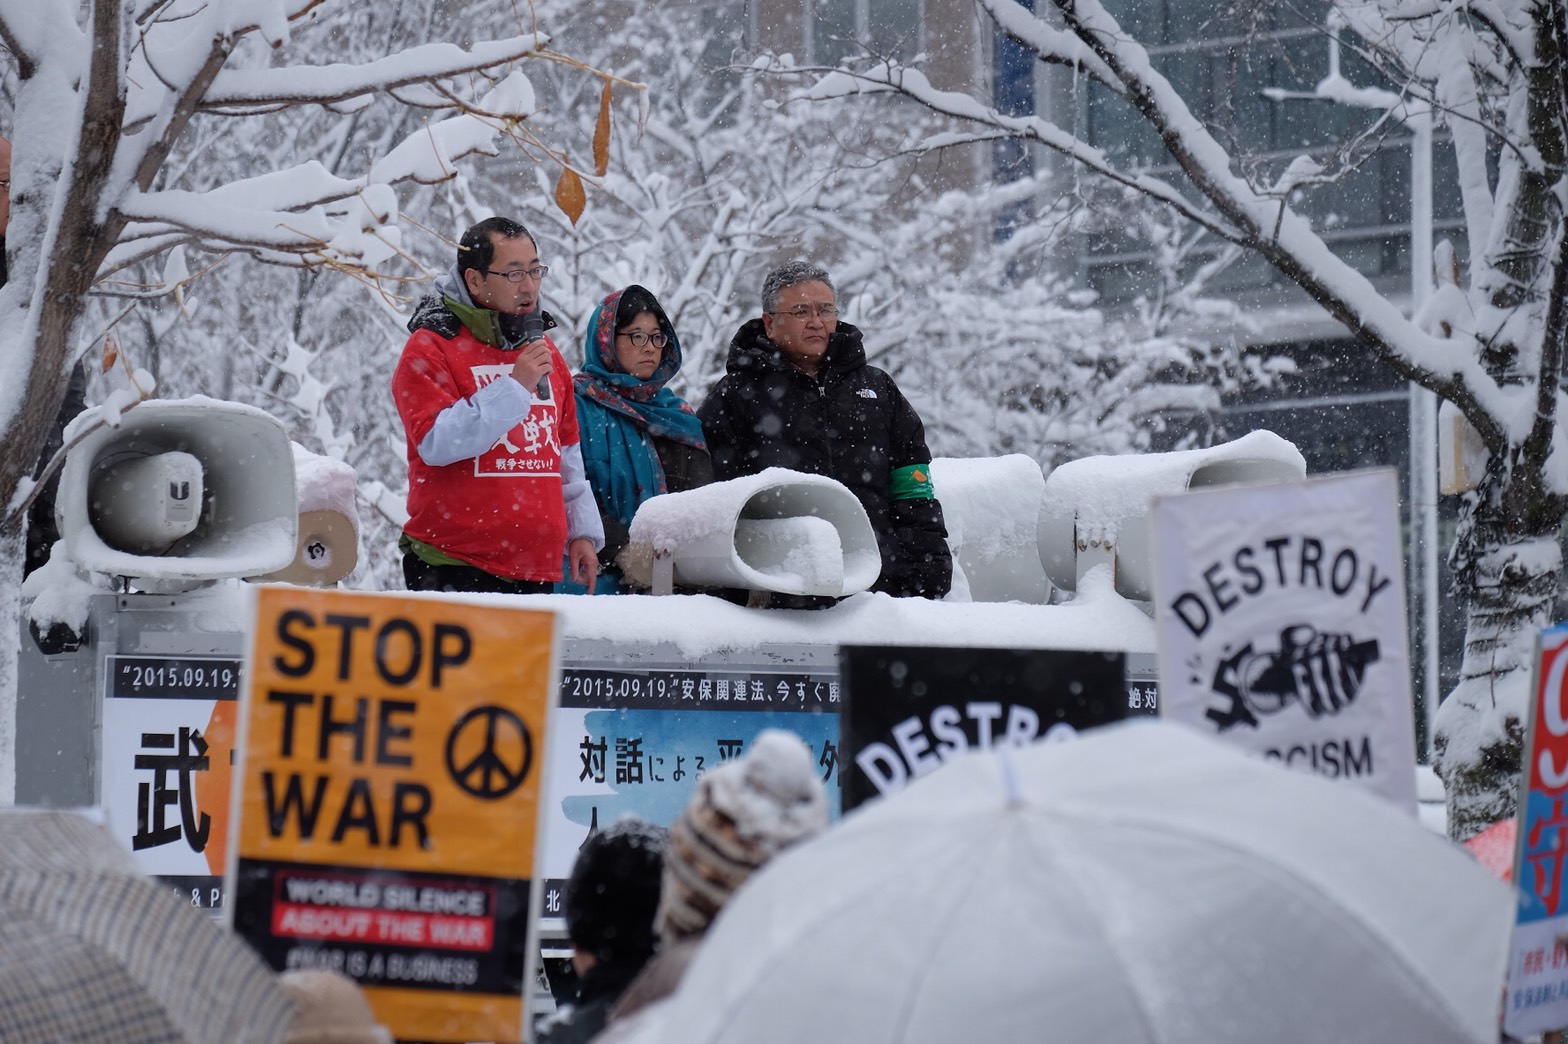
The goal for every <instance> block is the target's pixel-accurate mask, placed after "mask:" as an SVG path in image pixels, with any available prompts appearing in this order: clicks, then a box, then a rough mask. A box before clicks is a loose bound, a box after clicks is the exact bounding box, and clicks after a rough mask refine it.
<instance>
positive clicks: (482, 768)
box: [446, 704, 534, 801]
mask: <svg viewBox="0 0 1568 1044" xmlns="http://www.w3.org/2000/svg"><path fill="white" fill-rule="evenodd" d="M480 729H483V730H484V735H483V741H482V744H481V746H480V750H479V753H477V754H475V755H474V756H473V757H471V758H469V759H468V760H467V761H465V762H463V764H461V765H459V764H458V763H457V746H458V740H459V739H460V738H463V737H466V736H474V735H476V734H478V732H479V730H480ZM514 736H515V737H516V738H517V739H518V740H521V741H522V748H523V763H522V764H521V765H513V764H511V763H509V762H508V761H507V759H506V757H504V756H503V754H502V751H501V748H502V747H503V746H505V747H509V746H511V744H510V743H509V742H507V741H509V740H510V739H512V738H513V737H514ZM513 758H514V760H515V755H513ZM533 760H534V741H533V737H532V736H530V735H529V733H528V726H527V725H524V724H523V719H521V718H519V717H518V716H517V715H516V714H513V713H512V712H511V711H509V710H507V709H506V708H505V707H495V706H491V705H488V704H487V705H485V706H481V707H475V708H474V709H473V710H470V711H469V712H468V713H467V714H464V715H463V716H462V717H461V718H458V719H457V724H456V725H453V726H452V731H451V732H450V733H448V734H447V737H446V770H447V772H448V773H450V774H451V776H452V782H453V783H456V784H457V785H458V786H459V787H460V788H462V789H463V790H465V791H467V792H468V793H470V794H472V795H474V797H477V798H484V799H485V800H487V801H494V800H495V799H497V798H503V797H506V795H508V794H510V793H511V792H512V791H514V790H516V789H517V788H518V787H520V786H522V785H523V780H525V779H527V778H528V769H529V767H530V766H531V765H532V764H533Z"/></svg>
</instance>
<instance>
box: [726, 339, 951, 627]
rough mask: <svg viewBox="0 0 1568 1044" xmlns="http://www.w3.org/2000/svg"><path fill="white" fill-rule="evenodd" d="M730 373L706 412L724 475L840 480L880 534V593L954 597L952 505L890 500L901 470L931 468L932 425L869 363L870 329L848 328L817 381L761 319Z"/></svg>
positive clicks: (737, 346) (735, 349)
mask: <svg viewBox="0 0 1568 1044" xmlns="http://www.w3.org/2000/svg"><path fill="white" fill-rule="evenodd" d="M726 370H727V372H726V374H725V375H724V376H723V377H722V378H720V379H719V382H718V383H717V384H715V385H714V386H713V389H712V390H711V391H710V392H709V393H708V398H707V400H706V401H705V402H703V404H702V407H701V408H700V409H698V411H697V416H698V417H700V418H702V431H703V434H704V435H705V436H706V437H707V440H708V450H709V452H710V453H711V454H712V456H713V473H714V477H715V478H717V479H719V480H720V481H723V480H725V479H732V478H735V477H736V476H738V475H754V474H756V473H757V472H759V471H762V470H764V469H766V468H773V467H778V468H790V469H791V470H794V471H804V472H808V473H810V474H814V475H826V476H828V477H829V478H833V479H837V480H838V481H839V482H842V483H843V484H844V485H845V486H848V487H849V489H850V490H851V491H852V492H853V493H854V494H855V496H856V497H858V498H859V499H860V502H861V504H863V505H865V509H866V514H867V515H868V516H869V517H870V519H871V528H872V529H873V530H875V531H876V535H877V543H878V544H879V545H880V547H881V551H882V575H881V577H879V578H878V580H877V582H876V585H875V587H874V588H873V590H876V591H885V592H887V593H888V594H892V595H899V596H906V595H923V596H924V597H927V598H941V597H942V596H943V595H945V594H947V591H948V588H949V587H950V586H952V581H953V559H952V556H951V554H950V553H949V552H948V549H947V527H946V525H945V524H944V523H943V521H942V505H941V504H940V503H939V502H938V501H937V500H935V499H933V498H925V499H905V500H893V499H891V495H890V493H891V479H892V473H893V471H894V470H895V469H898V468H904V467H908V466H910V465H912V464H928V463H930V461H931V451H930V450H928V449H927V448H926V436H925V426H924V425H923V424H921V423H920V415H919V414H917V413H916V412H915V410H914V407H913V406H911V405H909V401H908V400H907V399H905V398H904V396H903V393H901V392H900V391H899V390H898V385H897V384H895V383H894V382H893V378H892V377H890V376H888V374H887V373H886V372H885V371H883V370H880V369H878V368H877V367H875V366H870V365H868V364H867V363H866V351H865V348H864V346H863V345H862V343H861V337H860V331H859V330H858V329H856V328H855V327H853V326H851V325H849V324H848V323H839V324H838V328H837V329H836V330H835V331H834V333H833V337H832V339H831V340H830V341H829V342H828V350H827V355H826V357H825V358H824V361H823V366H822V370H821V373H820V374H819V375H818V377H816V378H813V377H811V376H808V375H807V374H805V373H803V372H802V371H800V370H798V369H796V368H795V366H793V365H792V364H791V363H790V362H789V361H788V360H787V359H786V358H785V357H784V355H783V353H782V352H781V351H780V350H779V348H778V346H777V345H775V344H774V343H773V342H772V341H770V340H768V338H767V336H766V335H765V334H764V333H763V329H762V320H761V319H753V320H751V321H750V322H748V323H746V324H745V325H744V326H742V327H741V328H740V330H739V331H737V332H736V334H735V338H734V340H732V341H731V342H730V354H729V361H728V364H727V366H726Z"/></svg>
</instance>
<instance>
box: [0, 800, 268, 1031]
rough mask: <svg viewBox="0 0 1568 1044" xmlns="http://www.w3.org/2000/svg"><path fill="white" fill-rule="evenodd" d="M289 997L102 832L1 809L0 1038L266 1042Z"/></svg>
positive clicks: (230, 939) (79, 822)
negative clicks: (144, 873) (144, 871)
mask: <svg viewBox="0 0 1568 1044" xmlns="http://www.w3.org/2000/svg"><path fill="white" fill-rule="evenodd" d="M292 1013H293V1005H292V1003H291V1002H290V1001H289V999H288V997H287V995H286V994H285V993H284V992H283V990H282V988H281V987H280V986H279V985H278V982H277V977H276V976H275V975H273V973H272V971H271V970H270V969H268V968H267V967H266V965H264V964H263V963H262V962H261V960H260V958H258V957H257V956H256V954H255V953H254V952H253V951H252V950H251V949H250V947H249V946H247V945H246V944H245V942H244V941H243V940H241V939H240V938H239V937H238V936H235V935H233V934H232V933H230V932H228V931H226V930H224V929H223V928H220V927H219V926H218V925H216V924H214V923H212V921H211V920H210V919H209V918H208V917H207V916H206V915H205V914H203V913H201V912H199V911H197V910H194V909H192V908H191V907H189V906H187V905H186V904H184V903H182V902H180V901H179V899H178V898H176V897H175V896H174V895H173V894H172V893H171V892H169V891H168V890H167V889H165V888H164V887H162V886H160V885H158V884H157V883H155V882H153V881H152V880H150V879H148V878H147V877H146V876H144V875H143V874H142V872H141V870H140V869H139V868H138V867H137V866H136V863H135V862H134V861H133V860H132V859H131V856H130V854H129V853H128V852H126V851H125V850H124V849H122V848H121V847H120V846H119V844H118V843H117V842H116V841H115V840H114V838H113V837H111V836H110V835H109V834H108V833H107V832H106V831H105V830H103V828H101V827H99V826H98V825H96V824H94V823H92V822H90V821H89V820H87V819H85V818H83V817H82V816H80V815H77V814H75V813H71V812H56V811H15V810H6V811H0V1040H7V1041H10V1040H15V1041H70V1042H88V1041H90V1042H92V1044H110V1042H114V1041H125V1042H127V1044H130V1042H135V1044H162V1042H171V1044H172V1042H176V1041H190V1042H193V1044H210V1042H214V1041H223V1042H225V1044H273V1042H276V1041H280V1040H282V1039H283V1036H284V1034H285V1033H286V1032H287V1029H288V1020H289V1019H290V1018H291V1017H292Z"/></svg>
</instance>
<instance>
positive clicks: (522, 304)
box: [392, 217, 604, 594]
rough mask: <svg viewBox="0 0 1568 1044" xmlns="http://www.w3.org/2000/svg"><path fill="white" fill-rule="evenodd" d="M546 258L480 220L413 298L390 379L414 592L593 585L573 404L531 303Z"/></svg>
mask: <svg viewBox="0 0 1568 1044" xmlns="http://www.w3.org/2000/svg"><path fill="white" fill-rule="evenodd" d="M549 271H550V269H549V266H547V265H542V264H540V263H539V248H538V244H537V243H535V242H534V238H533V236H532V235H531V234H530V233H529V231H528V230H527V229H526V228H524V227H523V226H522V225H520V224H518V223H517V222H515V221H512V220H510V219H507V218H502V217H492V218H486V219H485V220H483V221H481V222H479V223H478V224H477V225H474V226H473V227H472V228H470V229H469V230H468V231H467V232H465V233H463V238H462V240H461V242H460V243H459V244H458V248H457V263H456V264H455V265H454V266H453V268H452V270H451V271H450V272H448V273H447V274H446V275H445V276H443V277H442V278H441V279H439V280H437V282H436V290H437V291H438V293H437V295H436V296H433V297H427V298H425V299H424V300H423V301H421V302H420V304H419V307H418V308H417V309H416V310H415V312H414V317H413V318H412V319H410V320H409V323H408V328H409V331H410V334H411V335H410V337H409V339H408V343H407V344H406V345H405V346H404V347H403V355H402V357H401V358H400V359H399V360H398V364H397V370H396V371H395V372H394V374H393V376H392V396H393V399H394V400H395V402H396V405H397V411H398V415H399V416H400V417H401V418H402V421H403V428H404V431H405V432H406V433H407V436H408V514H409V519H408V524H407V525H406V526H404V528H403V536H402V538H401V539H400V540H399V542H398V547H399V549H400V550H401V551H402V552H403V578H404V581H405V582H406V583H407V585H408V588H409V590H411V591H495V592H502V593H511V594H525V593H544V592H548V591H551V590H553V589H554V585H555V582H556V581H557V580H560V579H561V575H562V566H561V563H562V556H563V552H564V555H565V559H566V561H567V563H568V568H569V571H570V574H571V579H573V580H576V581H578V582H579V583H582V584H584V585H585V586H588V587H592V586H593V582H594V576H595V574H596V573H597V572H598V568H599V564H598V558H597V551H598V548H599V547H600V546H601V545H602V544H603V543H604V533H603V531H602V529H601V527H600V523H599V513H598V511H597V510H595V508H594V502H593V492H592V491H591V490H590V489H589V487H588V479H587V477H586V476H585V475H584V474H583V463H582V453H581V451H580V449H579V447H578V438H577V404H576V397H575V396H574V395H573V394H572V385H571V381H570V380H569V378H568V374H567V368H566V363H565V361H564V360H563V359H562V358H561V355H560V352H558V351H557V350H556V348H555V345H554V344H552V343H551V341H550V339H549V337H547V336H546V335H545V331H546V330H548V329H549V328H550V327H552V326H554V325H555V322H554V320H553V319H551V318H550V316H548V315H547V314H545V313H544V312H543V311H542V310H541V309H540V305H539V288H540V284H541V283H542V282H543V280H544V277H545V275H546V274H547V273H548V272H549Z"/></svg>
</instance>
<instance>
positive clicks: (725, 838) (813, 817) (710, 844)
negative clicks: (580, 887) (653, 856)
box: [659, 729, 828, 942]
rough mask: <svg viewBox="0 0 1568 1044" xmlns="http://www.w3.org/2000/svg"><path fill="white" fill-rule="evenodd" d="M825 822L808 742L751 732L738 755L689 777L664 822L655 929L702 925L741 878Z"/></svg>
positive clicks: (667, 932) (695, 931) (681, 933)
mask: <svg viewBox="0 0 1568 1044" xmlns="http://www.w3.org/2000/svg"><path fill="white" fill-rule="evenodd" d="M827 821H828V799H827V791H826V790H825V789H824V788H823V786H822V780H821V779H820V778H818V775H817V768H816V764H815V762H814V761H813V760H812V756H811V750H810V748H808V747H807V746H806V744H805V743H804V742H802V741H801V739H800V738H799V737H798V736H796V735H794V734H793V733H789V732H784V731H781V730H779V729H766V730H764V731H763V732H761V733H760V734H758V736H757V738H756V739H755V740H754V741H753V742H752V745H751V748H750V749H749V750H748V751H747V752H746V753H745V754H744V755H743V756H741V757H739V758H736V759H735V760H733V761H730V762H727V763H725V764H723V765H720V766H719V767H718V768H716V769H713V770H712V771H710V772H708V773H706V774H704V775H703V777H702V778H701V779H700V780H698V781H697V789H696V791H695V792H693V794H692V796H691V800H690V801H688V802H687V803H686V808H685V810H684V811H682V812H681V815H680V818H679V819H677V820H676V821H675V824H674V825H673V826H672V827H670V843H669V847H668V848H667V849H666V850H665V853H664V891H663V897H662V899H661V900H660V904H659V934H660V936H661V937H662V938H663V939H664V940H665V941H667V942H669V941H678V940H683V939H689V938H693V937H695V936H699V935H701V934H702V933H704V932H705V931H707V929H708V925H709V924H710V923H712V921H713V918H714V917H715V916H717V915H718V912H719V910H720V909H722V908H723V906H724V904H725V903H726V902H727V901H728V900H729V897H730V896H731V895H732V894H734V892H735V890H736V889H737V888H739V887H740V886H741V885H742V884H744V883H745V881H746V879H747V878H748V877H750V876H751V875H752V874H753V873H755V872H756V871H757V869H758V868H760V867H761V866H762V865H763V864H764V863H766V862H767V861H768V860H770V859H772V858H773V857H774V856H775V855H777V854H778V853H779V852H781V851H783V850H784V849H785V848H788V847H789V846H790V845H792V844H795V843H796V842H797V841H800V840H802V839H804V838H807V837H810V836H811V835H813V834H815V833H817V832H818V831H820V830H821V829H822V828H823V827H824V826H826V825H827Z"/></svg>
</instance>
